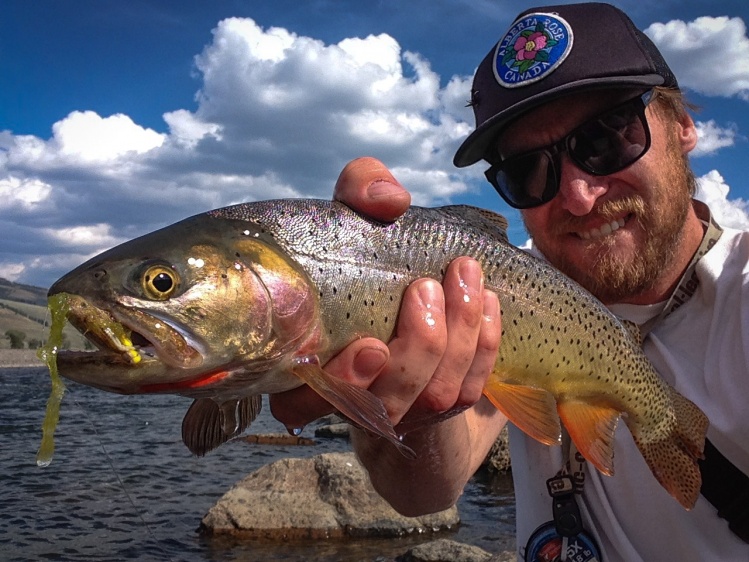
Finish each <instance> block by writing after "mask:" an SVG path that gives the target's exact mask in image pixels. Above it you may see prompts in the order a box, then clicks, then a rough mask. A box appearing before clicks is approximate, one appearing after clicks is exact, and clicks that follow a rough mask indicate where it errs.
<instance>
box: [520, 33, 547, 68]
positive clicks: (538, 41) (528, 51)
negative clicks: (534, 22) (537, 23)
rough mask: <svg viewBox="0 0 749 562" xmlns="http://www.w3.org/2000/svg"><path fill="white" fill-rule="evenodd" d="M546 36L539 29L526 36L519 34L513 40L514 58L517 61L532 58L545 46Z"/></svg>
mask: <svg viewBox="0 0 749 562" xmlns="http://www.w3.org/2000/svg"><path fill="white" fill-rule="evenodd" d="M547 40H548V39H547V37H546V35H544V34H543V33H541V32H540V31H536V32H535V33H531V34H530V35H529V36H528V37H524V36H523V35H521V36H520V37H518V39H517V41H515V53H516V55H515V58H516V59H517V60H519V61H521V62H522V61H524V60H533V59H535V58H536V55H537V54H538V52H539V51H540V50H542V49H543V48H544V47H546V42H547Z"/></svg>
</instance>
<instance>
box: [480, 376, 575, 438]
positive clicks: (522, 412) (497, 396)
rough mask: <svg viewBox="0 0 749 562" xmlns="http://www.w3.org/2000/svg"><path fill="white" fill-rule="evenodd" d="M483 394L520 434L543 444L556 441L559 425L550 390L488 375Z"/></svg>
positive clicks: (558, 435) (560, 433)
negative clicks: (495, 378) (503, 380)
mask: <svg viewBox="0 0 749 562" xmlns="http://www.w3.org/2000/svg"><path fill="white" fill-rule="evenodd" d="M484 395H485V396H486V397H487V398H488V399H489V400H490V401H491V403H492V404H494V406H495V407H496V408H497V409H498V410H499V411H501V412H502V413H503V414H504V415H505V416H507V419H509V420H510V421H511V422H512V423H514V424H515V425H516V426H518V428H519V429H520V430H521V431H523V432H524V433H527V434H528V435H530V436H531V437H533V438H534V439H536V440H537V441H540V442H541V443H543V444H544V445H558V444H559V443H560V441H561V437H562V428H561V426H560V425H559V416H558V415H557V409H556V402H555V400H554V397H553V396H552V395H551V393H549V392H547V391H545V390H543V389H540V388H533V387H530V386H521V385H517V384H510V383H505V382H501V381H497V380H494V379H493V378H491V377H490V378H489V381H488V382H487V383H486V386H484Z"/></svg>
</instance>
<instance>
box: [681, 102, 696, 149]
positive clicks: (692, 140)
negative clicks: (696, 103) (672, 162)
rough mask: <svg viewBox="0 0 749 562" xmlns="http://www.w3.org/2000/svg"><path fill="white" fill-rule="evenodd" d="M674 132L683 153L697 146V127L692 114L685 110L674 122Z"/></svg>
mask: <svg viewBox="0 0 749 562" xmlns="http://www.w3.org/2000/svg"><path fill="white" fill-rule="evenodd" d="M676 134H677V140H678V141H679V144H680V145H681V149H682V151H683V152H684V154H687V153H688V152H691V151H692V150H694V147H695V146H697V127H696V126H695V124H694V121H693V120H692V116H691V115H689V114H688V113H687V112H686V111H685V112H684V113H683V114H682V116H681V117H680V118H679V120H678V121H677V122H676Z"/></svg>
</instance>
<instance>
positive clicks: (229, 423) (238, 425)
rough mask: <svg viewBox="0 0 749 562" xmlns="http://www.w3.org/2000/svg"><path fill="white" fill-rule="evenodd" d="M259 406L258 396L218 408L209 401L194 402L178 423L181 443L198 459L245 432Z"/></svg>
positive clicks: (227, 402)
mask: <svg viewBox="0 0 749 562" xmlns="http://www.w3.org/2000/svg"><path fill="white" fill-rule="evenodd" d="M262 405H263V402H262V396H260V395H255V396H247V397H245V398H242V399H239V400H229V401H226V402H223V403H221V404H220V405H219V404H217V403H216V402H215V401H213V400H212V399H210V398H199V399H197V400H194V401H193V403H192V405H190V408H188V410H187V412H186V413H185V417H184V419H183V420H182V442H183V443H184V444H185V445H186V446H187V448H188V449H190V452H191V453H193V454H194V455H197V456H199V457H202V456H204V455H205V454H206V453H208V452H209V451H212V450H213V449H215V448H216V447H218V446H219V445H223V444H224V443H226V442H227V441H229V440H230V439H231V438H232V437H235V436H236V435H239V434H240V433H242V432H243V431H244V430H245V429H247V428H248V427H249V426H250V424H251V423H252V422H253V421H254V420H255V418H257V416H258V414H259V413H260V410H261V408H262Z"/></svg>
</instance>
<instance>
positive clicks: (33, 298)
mask: <svg viewBox="0 0 749 562" xmlns="http://www.w3.org/2000/svg"><path fill="white" fill-rule="evenodd" d="M49 318H50V316H49V312H48V311H47V290H46V289H42V288H40V287H32V286H31V285H22V284H20V283H13V282H12V281H8V280H7V279H3V278H1V277H0V349H7V348H9V347H10V339H9V338H8V337H7V336H6V335H5V334H6V332H7V331H8V330H16V331H18V332H22V333H23V334H24V338H23V343H24V347H29V344H31V345H32V346H33V345H34V344H35V343H36V344H39V343H42V342H45V341H46V340H47V334H48V332H49ZM63 333H64V334H65V336H66V340H67V341H68V342H69V346H70V348H71V349H84V347H85V343H86V340H85V338H84V337H83V336H81V335H80V334H79V333H78V331H77V330H76V329H75V328H72V327H71V326H66V327H65V329H64V330H63Z"/></svg>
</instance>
